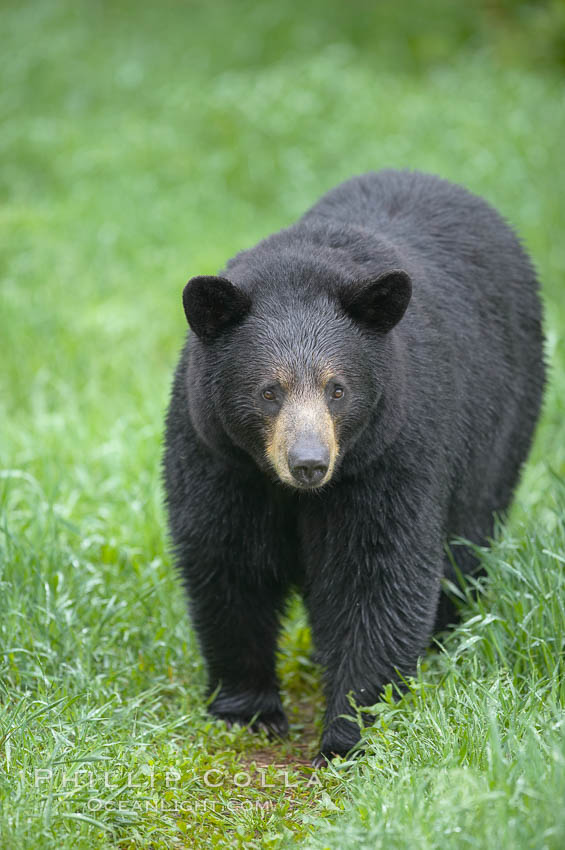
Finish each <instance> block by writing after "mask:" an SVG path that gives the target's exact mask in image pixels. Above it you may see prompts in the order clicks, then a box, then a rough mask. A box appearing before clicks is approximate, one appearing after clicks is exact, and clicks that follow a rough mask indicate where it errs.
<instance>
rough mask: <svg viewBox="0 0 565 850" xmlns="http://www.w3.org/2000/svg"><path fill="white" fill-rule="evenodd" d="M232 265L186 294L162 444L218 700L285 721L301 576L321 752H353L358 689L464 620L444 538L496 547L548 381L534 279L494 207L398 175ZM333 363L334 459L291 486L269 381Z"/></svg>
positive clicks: (241, 713) (369, 700) (423, 179)
mask: <svg viewBox="0 0 565 850" xmlns="http://www.w3.org/2000/svg"><path fill="white" fill-rule="evenodd" d="M222 275H223V277H222V279H220V280H222V281H223V282H221V283H219V284H217V286H218V289H217V290H215V289H214V285H215V281H217V280H218V279H214V278H209V279H203V278H198V279H197V280H198V281H202V280H206V281H207V282H208V288H207V289H205V290H203V289H202V288H201V287H202V284H197V286H198V287H199V288H198V290H196V289H195V290H194V292H193V295H194V297H192V296H191V295H190V291H188V292H187V293H185V298H184V304H185V309H186V311H187V316H188V318H189V320H191V321H193V325H194V330H195V333H191V334H189V335H188V338H187V342H186V345H185V347H184V349H183V352H182V355H181V359H180V362H179V365H178V368H177V371H176V376H175V380H174V386H173V392H172V398H171V403H170V409H169V413H168V418H167V428H166V451H165V457H164V467H165V482H166V491H167V505H168V511H169V520H170V530H171V534H172V539H173V541H174V545H175V551H176V557H177V563H178V566H179V568H180V570H181V571H182V575H183V577H184V579H185V583H186V587H187V590H188V594H189V600H190V610H191V614H192V620H193V623H194V627H195V629H196V632H197V634H198V637H199V640H200V644H201V647H202V652H203V654H204V658H205V660H206V664H207V668H208V675H209V687H210V691H211V692H212V691H214V690H216V689H218V692H217V695H216V696H215V698H214V700H213V702H212V704H211V711H212V712H213V714H215V715H216V716H218V717H223V718H226V719H227V720H230V721H233V720H235V721H240V722H249V721H250V720H251V718H253V717H255V716H257V722H258V723H264V724H265V725H266V726H267V727H268V728H271V729H272V730H274V731H275V732H276V733H278V734H282V733H284V731H285V730H286V719H285V716H284V712H283V709H282V705H281V702H280V698H279V692H278V684H277V679H276V675H275V650H276V645H277V636H278V631H279V618H280V615H281V612H282V611H283V609H284V605H285V600H286V598H287V596H288V594H289V591H290V589H291V588H293V587H297V588H299V590H300V591H301V593H302V595H303V598H304V601H305V604H306V607H307V610H308V614H309V617H310V622H311V626H312V633H313V639H314V643H315V646H316V648H317V653H318V656H319V658H320V660H321V662H322V664H323V666H324V668H325V688H326V696H327V718H326V725H325V731H324V734H323V738H322V743H321V752H322V753H323V754H325V755H327V756H331V754H332V753H339V754H344V753H346V752H347V751H348V750H349V749H350V748H351V747H352V746H353V745H354V744H355V743H356V741H357V740H358V737H359V734H358V729H357V727H356V725H355V724H354V723H352V722H350V721H348V720H344V719H340V718H339V715H340V714H344V713H345V714H348V713H350V706H349V702H348V699H347V694H348V693H349V692H352V693H353V695H354V697H355V699H356V700H357V701H358V702H359V703H360V704H366V705H370V704H373V703H374V702H375V701H376V700H377V699H378V696H379V693H380V691H381V689H382V687H383V686H384V685H385V684H386V683H387V682H390V681H392V680H394V679H395V677H396V676H397V671H399V672H400V673H401V674H411V673H413V672H414V670H415V666H416V662H417V659H418V656H419V655H420V654H421V653H422V652H423V651H424V650H425V648H426V646H427V645H428V642H429V640H430V636H431V635H432V633H433V631H434V628H439V627H442V626H444V625H446V623H447V622H448V621H450V620H452V619H453V610H452V608H451V607H450V604H449V602H448V601H447V600H446V599H445V597H442V602H441V605H440V606H439V607H438V603H439V601H440V581H441V578H442V576H445V575H447V576H450V577H452V568H451V566H450V563H449V561H448V559H447V557H446V554H445V544H446V542H447V541H449V540H450V539H451V538H454V537H464V538H467V539H469V540H471V541H473V542H475V543H478V544H485V543H486V542H487V541H488V539H489V537H490V536H491V534H492V531H493V514H494V513H495V512H497V513H499V514H500V513H502V512H504V510H505V509H506V508H507V506H508V505H509V503H510V500H511V497H512V493H513V490H514V488H515V486H516V483H517V480H518V475H519V471H520V466H521V464H522V462H523V461H524V459H525V458H526V456H527V453H528V449H529V446H530V442H531V439H532V433H533V430H534V426H535V423H536V420H537V418H538V414H539V409H540V403H541V398H542V390H543V386H544V365H543V355H542V326H541V306H540V300H539V296H538V284H537V282H536V275H535V272H534V270H533V268H532V265H531V263H530V260H529V259H528V257H527V255H526V253H525V251H524V250H523V248H522V247H521V245H520V243H519V242H518V240H517V238H516V236H515V235H514V233H513V232H512V230H511V229H510V228H509V226H508V225H507V224H506V223H505V222H504V221H503V220H502V218H501V217H500V216H499V215H498V214H497V213H496V212H495V211H494V209H492V208H491V207H490V206H489V205H488V204H486V203H485V202H484V201H483V200H481V199H480V198H478V197H476V196H474V195H472V194H470V193H469V192H467V191H466V190H464V189H463V188H461V187H459V186H456V185H452V184H450V183H448V182H446V181H444V180H440V179H439V178H436V177H432V176H428V175H424V174H419V173H414V172H396V171H382V172H379V173H371V174H366V175H364V176H361V177H356V178H353V179H351V180H349V181H347V182H346V183H344V184H342V185H341V186H338V187H337V188H336V189H334V190H332V191H331V192H329V193H328V194H327V195H325V196H324V197H323V198H322V199H321V200H320V201H319V202H318V203H317V204H316V205H315V206H314V207H313V208H312V209H311V210H309V211H308V212H307V213H306V214H305V215H304V216H303V218H302V219H300V220H299V221H298V222H297V223H296V224H294V225H293V226H291V227H289V228H287V229H285V230H282V231H281V232H280V233H277V234H275V235H273V236H270V237H269V238H267V239H265V240H264V241H262V242H260V243H259V244H258V245H257V246H256V247H254V248H252V249H251V250H249V251H244V252H242V253H240V254H238V255H237V256H236V257H235V258H234V259H232V260H230V261H229V262H228V264H227V267H226V269H225V270H224V271H223V272H222ZM230 282H231V285H232V289H230ZM410 292H411V298H410ZM203 293H204V294H203ZM199 299H200V300H199ZM202 299H203V300H204V302H205V303H202ZM404 311H405V312H404ZM403 314H404V315H403ZM198 332H199V333H200V337H199V336H197V333H198ZM324 358H325V359H326V360H328V359H329V360H331V362H332V363H334V364H337V366H338V370H339V374H340V381H341V383H343V385H344V386H345V387H346V391H347V400H346V402H345V404H344V405H343V406H342V408H341V409H340V412H339V417H338V419H339V435H340V437H339V443H340V453H339V458H338V465H337V468H336V470H335V473H334V475H333V478H332V480H331V481H330V482H329V483H328V484H327V485H326V486H324V487H322V488H321V489H319V490H314V491H301V490H294V489H293V488H291V487H289V486H286V485H284V484H281V483H280V481H279V480H278V479H277V477H276V475H275V473H274V472H273V471H272V469H271V467H270V465H269V464H268V462H267V460H266V458H265V450H264V447H265V427H266V426H265V417H266V411H265V408H264V405H266V404H268V402H264V401H260V400H259V396H258V389H260V388H261V387H262V386H264V385H265V384H266V383H268V382H269V381H270V380H272V375H273V372H274V370H276V369H277V367H279V366H280V365H281V364H282V365H284V366H285V367H286V368H287V369H289V370H291V371H292V374H293V375H295V376H296V381H298V382H300V381H301V380H306V379H307V378H308V375H309V374H310V372H311V371H312V369H315V367H316V364H317V362H319V361H320V360H321V359H324ZM456 554H457V559H458V566H459V568H460V569H461V570H462V571H463V572H469V571H470V570H472V569H473V568H474V566H475V561H474V558H473V556H472V555H471V553H470V552H469V551H467V550H465V549H464V548H463V549H460V548H459V547H458V548H457V552H456Z"/></svg>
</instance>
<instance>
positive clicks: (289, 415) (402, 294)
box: [183, 263, 411, 490]
mask: <svg viewBox="0 0 565 850" xmlns="http://www.w3.org/2000/svg"><path fill="white" fill-rule="evenodd" d="M270 271H271V270H270V269H266V268H263V269H261V270H260V272H259V273H258V274H257V273H255V274H250V272H249V269H246V268H245V266H244V267H243V269H241V268H238V267H237V265H236V266H234V267H233V268H232V269H229V275H230V279H228V278H227V277H217V276H199V277H194V278H192V279H191V280H189V281H188V283H187V285H186V287H185V289H184V292H183V305H184V310H185V314H186V317H187V320H188V323H189V325H190V327H191V330H192V332H193V335H195V337H196V338H193V340H192V343H193V346H192V350H191V357H190V360H189V369H188V385H187V388H188V395H189V400H190V399H192V403H191V415H192V419H193V422H194V424H195V426H196V428H197V431H198V432H199V434H200V436H201V437H202V438H203V439H204V441H205V442H207V443H208V444H209V445H210V446H211V447H212V448H216V449H218V448H221V449H222V450H223V451H224V454H225V451H226V447H228V450H229V447H230V446H235V447H237V449H239V450H242V451H243V452H245V453H246V455H248V456H251V457H252V458H253V459H254V461H255V462H256V464H257V465H258V466H259V468H260V469H262V470H263V471H264V472H266V473H267V474H269V475H271V476H272V477H275V476H276V478H278V479H279V480H280V481H282V482H283V483H285V484H287V485H290V486H291V487H294V488H299V489H302V490H308V489H313V488H318V487H322V486H323V485H325V484H327V483H328V482H329V481H330V480H331V479H332V476H333V475H334V474H335V472H336V469H337V468H338V467H339V465H340V463H341V462H342V460H343V458H344V457H345V456H346V454H347V451H348V450H349V448H350V447H351V446H352V445H353V444H354V443H355V442H356V440H358V439H359V438H360V437H361V435H362V433H363V429H364V428H365V427H366V425H367V423H368V422H369V420H370V418H371V415H372V413H373V412H375V411H376V409H377V407H378V405H379V401H380V399H381V396H382V394H383V390H384V388H385V387H386V386H387V385H388V384H389V377H390V374H389V373H390V368H391V366H390V361H391V359H392V358H391V337H392V336H394V335H392V334H390V333H389V332H390V331H391V330H392V329H393V328H394V326H395V325H396V324H397V323H398V322H399V320H400V319H401V318H402V316H403V314H404V311H405V310H406V307H407V305H408V302H409V300H410V296H411V281H410V277H409V276H408V274H407V273H406V272H405V271H403V270H401V269H396V268H387V269H384V270H382V271H380V272H379V273H378V274H376V275H374V276H372V277H370V278H369V279H357V280H351V279H349V280H346V279H344V277H343V275H341V276H340V275H337V274H336V273H335V270H331V269H325V270H320V269H319V268H318V266H317V265H316V264H312V266H311V267H305V266H304V265H303V266H302V267H301V268H300V269H299V270H297V268H296V264H292V263H291V264H290V265H289V267H288V268H286V270H285V268H284V264H282V265H279V268H278V269H277V270H276V272H275V273H270ZM220 444H222V445H221V446H220Z"/></svg>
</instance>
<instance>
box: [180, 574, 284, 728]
mask: <svg viewBox="0 0 565 850" xmlns="http://www.w3.org/2000/svg"><path fill="white" fill-rule="evenodd" d="M226 579H227V580H226ZM214 585H215V586H214V588H213V593H211V594H205V595H203V594H202V593H200V594H198V596H197V597H194V596H193V598H192V599H191V605H190V607H191V610H192V617H193V622H194V625H195V627H196V631H197V633H198V636H199V639H200V644H201V647H202V651H203V654H204V658H205V660H206V665H207V668H208V691H209V694H210V695H212V694H214V697H213V700H212V702H211V703H210V706H209V711H210V712H211V714H213V715H214V716H215V717H218V718H220V719H222V720H225V721H226V723H227V724H228V725H231V724H233V723H238V724H241V725H248V724H251V729H252V731H258V730H259V729H264V730H265V731H266V732H267V733H268V734H269V735H275V736H278V737H282V736H284V735H286V733H287V732H288V722H287V719H286V716H285V713H284V711H283V707H282V703H281V700H280V696H279V684H278V681H277V677H276V672H275V653H276V644H277V637H278V632H279V613H280V611H281V609H282V607H283V604H284V592H283V588H282V587H281V586H280V585H274V584H270V583H269V584H268V585H267V586H266V587H265V586H262V587H261V586H259V587H258V586H245V584H243V583H241V582H240V583H235V582H234V581H233V580H230V579H229V578H227V577H225V579H224V581H222V579H221V578H220V577H219V576H218V575H217V578H216V580H215V582H214Z"/></svg>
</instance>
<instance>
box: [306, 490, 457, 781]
mask: <svg viewBox="0 0 565 850" xmlns="http://www.w3.org/2000/svg"><path fill="white" fill-rule="evenodd" d="M387 498H388V503H387V500H384V501H381V503H380V505H379V504H375V497H374V491H370V492H364V489H363V488H362V487H360V486H359V485H357V486H353V487H352V488H347V487H346V486H339V487H336V488H335V489H334V490H333V491H332V492H331V493H329V494H328V497H325V498H324V499H320V500H319V501H318V502H317V503H316V502H315V501H314V500H312V504H311V505H310V507H309V510H308V513H307V516H306V517H305V520H306V521H305V522H304V524H303V534H302V537H303V541H304V548H305V550H306V552H307V582H306V588H305V602H306V606H307V608H308V612H309V616H310V622H311V626H312V633H313V639H314V644H315V646H316V650H317V655H318V658H319V659H320V661H321V663H322V665H323V667H324V671H325V692H326V700H327V707H326V720H325V728H324V733H323V736H322V742H321V747H320V754H319V756H317V757H316V759H315V760H314V764H315V765H317V766H320V765H321V764H323V763H324V762H325V761H326V760H327V759H330V758H332V757H333V756H334V755H340V756H344V755H346V753H348V752H349V751H350V750H351V749H352V747H354V746H355V744H356V743H357V742H358V741H359V737H360V734H359V727H358V724H357V723H356V722H354V721H353V720H347V719H344V718H343V717H340V715H350V716H351V715H352V714H353V709H352V707H351V704H350V701H349V696H348V695H349V694H351V695H352V696H353V698H354V700H355V702H356V703H357V704H358V705H361V706H367V705H373V704H374V703H375V702H377V701H378V699H379V696H380V694H381V692H382V689H383V688H384V686H385V685H386V684H387V683H388V682H393V681H395V680H398V675H399V674H400V675H402V676H403V675H411V674H414V673H415V670H416V665H417V661H418V657H419V656H420V655H421V654H422V653H423V652H424V651H425V649H426V646H427V645H428V642H429V640H430V637H431V634H432V630H433V625H434V617H435V612H436V608H437V603H438V598H439V592H440V579H441V570H442V556H441V552H442V543H441V533H440V530H439V523H438V522H437V519H436V516H435V511H434V509H433V506H432V507H431V509H430V510H428V511H427V514H426V515H425V516H424V515H423V514H419V511H418V507H419V505H418V491H416V493H414V494H412V493H410V492H408V493H407V494H402V493H401V492H400V491H398V490H396V491H395V493H394V496H392V495H391V494H390V491H389V493H388V496H387Z"/></svg>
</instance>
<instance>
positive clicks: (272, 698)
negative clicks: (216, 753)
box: [208, 691, 288, 738]
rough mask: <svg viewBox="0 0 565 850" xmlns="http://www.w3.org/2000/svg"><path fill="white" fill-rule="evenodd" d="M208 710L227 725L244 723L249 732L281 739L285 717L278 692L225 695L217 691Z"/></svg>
mask: <svg viewBox="0 0 565 850" xmlns="http://www.w3.org/2000/svg"><path fill="white" fill-rule="evenodd" d="M208 710H209V712H210V714H212V715H213V716H214V717H217V718H218V719H219V720H223V721H224V722H225V723H226V725H227V726H228V728H231V726H234V725H238V726H247V727H249V729H250V731H251V732H261V731H263V732H266V733H267V735H268V736H269V738H284V737H285V736H286V735H287V734H288V720H287V719H286V714H285V713H284V711H283V707H282V704H281V701H280V698H279V696H278V694H264V695H257V694H254V695H251V694H226V693H223V692H222V691H220V693H219V694H218V695H217V697H216V698H215V699H214V701H213V702H212V704H211V705H210V707H209V709H208Z"/></svg>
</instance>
